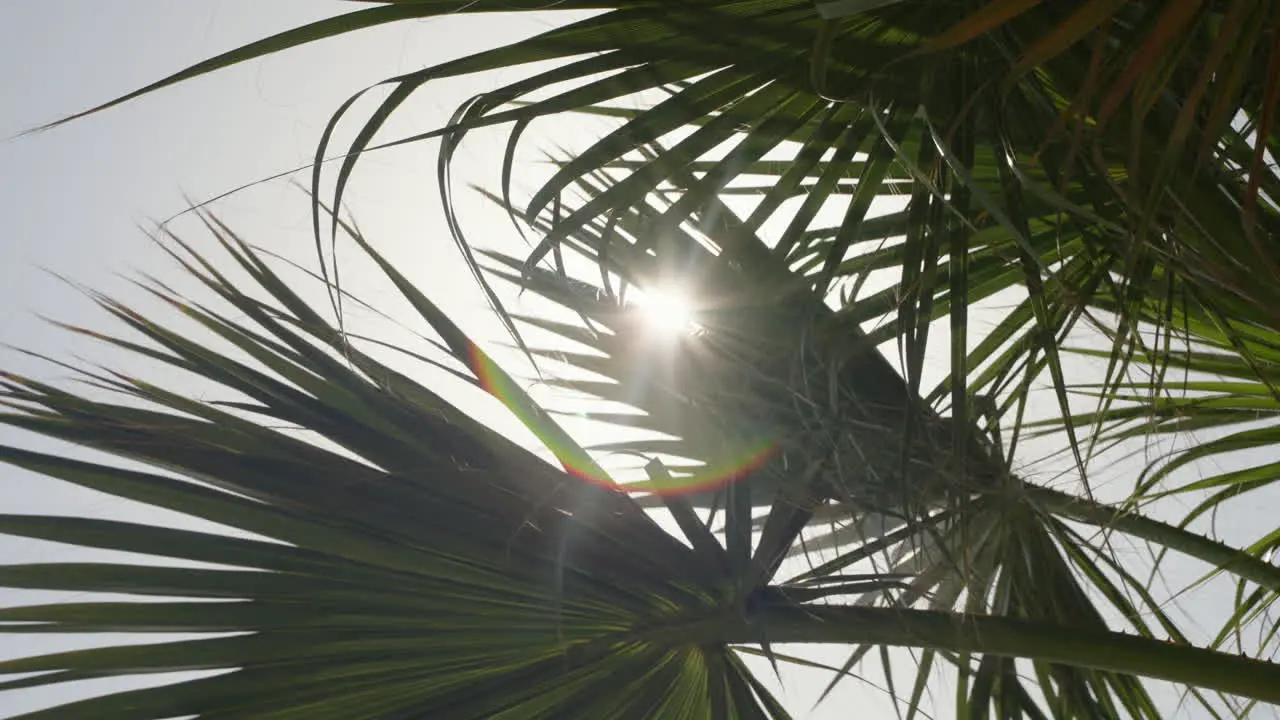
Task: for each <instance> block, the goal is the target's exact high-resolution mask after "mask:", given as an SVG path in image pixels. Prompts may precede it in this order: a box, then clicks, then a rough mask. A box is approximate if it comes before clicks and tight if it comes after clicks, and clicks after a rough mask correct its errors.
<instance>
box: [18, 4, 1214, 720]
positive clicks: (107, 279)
mask: <svg viewBox="0 0 1280 720" xmlns="http://www.w3.org/2000/svg"><path fill="white" fill-rule="evenodd" d="M356 7H358V6H355V5H352V4H349V3H339V2H332V1H321V0H272V2H262V1H261V0H221V1H216V0H199V1H197V0H185V1H184V2H180V3H178V2H162V1H160V0H113V1H112V2H109V3H106V2H87V1H85V0H78V1H72V0H44V2H39V3H35V2H21V0H0V97H2V98H4V101H3V103H0V137H2V138H12V139H8V140H7V141H4V142H0V217H3V218H4V220H5V231H4V234H3V235H2V236H0V237H2V238H3V240H0V242H3V250H4V252H3V254H2V255H0V257H3V258H4V259H3V260H0V342H3V343H7V344H11V345H21V346H23V347H27V348H31V349H35V350H39V351H43V352H47V353H50V354H52V355H54V356H57V357H59V358H65V357H67V356H68V354H69V353H80V354H82V355H83V356H85V357H86V358H87V359H88V360H90V361H94V362H98V361H109V362H114V361H116V360H117V359H120V357H121V356H119V355H113V354H109V353H105V352H104V351H103V350H102V349H100V348H98V347H95V346H92V345H87V344H85V343H83V342H78V341H76V340H74V339H73V338H70V337H69V336H68V335H67V334H66V333H64V332H62V331H58V330H56V329H53V328H51V327H50V326H49V324H48V323H47V322H46V321H44V320H42V319H40V318H39V317H38V316H37V314H42V315H45V316H51V317H53V318H55V319H58V320H64V321H68V322H71V323H79V324H93V325H95V326H97V327H101V321H102V319H103V315H102V314H101V313H100V312H98V311H96V310H95V308H94V307H93V305H92V304H91V303H90V302H88V301H87V300H86V299H85V298H84V297H83V296H82V295H81V294H79V293H78V292H77V291H76V290H75V289H74V288H72V287H69V286H68V285H67V284H66V283H65V282H64V281H62V280H60V279H58V278H56V277H54V276H53V275H51V274H50V273H47V272H45V271H43V270H42V268H46V269H48V270H49V271H52V272H56V273H58V274H60V275H62V276H65V277H66V278H68V279H69V280H72V281H74V282H76V283H81V284H84V285H87V286H90V287H93V288H95V289H100V290H107V291H109V292H112V293H120V294H122V295H123V296H124V297H126V298H130V299H135V300H136V299H140V297H141V296H140V295H139V294H138V293H137V292H136V291H135V290H132V289H131V288H130V287H129V285H128V283H127V282H126V281H125V280H124V279H122V277H121V276H122V275H123V276H125V277H129V276H133V275H135V274H136V272H137V271H146V272H151V273H155V274H157V275H159V276H161V277H163V278H177V277H179V276H178V274H177V273H175V271H174V268H173V266H172V264H171V263H170V262H169V261H168V260H167V259H166V258H165V257H164V256H163V254H162V253H161V252H160V251H159V250H158V249H157V248H156V247H155V246H154V245H152V244H151V243H150V241H149V240H148V239H147V238H146V236H145V234H144V233H143V232H141V231H140V230H139V229H138V225H139V224H143V225H145V224H146V223H147V222H148V221H153V220H161V219H164V218H167V217H169V216H170V215H173V214H174V213H176V212H178V211H180V210H182V209H183V208H184V207H185V202H184V195H185V196H189V197H191V198H194V199H197V200H202V199H205V198H208V197H211V196H213V195H216V194H219V193H222V192H224V191H226V190H229V189H231V188H234V187H236V186H239V185H241V184H243V183H246V182H249V181H253V180H256V179H259V178H262V177H266V176H269V175H272V174H275V173H278V172H280V171H283V170H287V169H289V168H293V167H297V166H301V165H304V164H305V163H307V162H309V161H310V159H311V155H312V152H313V151H314V147H315V143H316V140H317V138H318V136H319V133H320V130H321V128H322V127H323V125H324V122H325V120H327V118H328V116H329V113H330V112H331V111H332V110H333V109H335V108H336V107H337V106H338V104H339V103H341V102H342V101H343V100H344V99H346V97H347V96H348V95H350V94H351V93H353V92H355V91H357V90H359V89H361V88H363V87H365V86H367V85H369V84H371V83H374V82H376V81H379V80H381V79H383V78H385V77H388V76H390V75H393V74H396V73H399V72H403V71H406V70H411V69H416V68H419V67H422V66H424V65H427V64H432V63H435V62H439V61H440V60H443V59H446V58H449V57H454V56H457V55H459V54H462V53H463V52H469V51H474V50H476V49H479V48H480V47H482V46H487V45H492V44H497V43H500V42H504V41H509V40H512V39H515V38H517V37H520V36H522V35H526V34H529V33H532V32H535V31H537V30H539V29H541V28H544V27H546V26H547V25H548V24H549V23H550V22H552V19H550V18H547V17H541V18H537V17H528V16H526V17H520V18H496V17H493V16H488V17H481V18H468V17H461V18H456V17H455V18H446V19H439V20H432V21H428V22H411V23H401V24H397V25H394V26H391V27H386V28H380V29H377V30H373V31H367V32H364V33H361V34H360V35H358V36H355V37H349V38H343V39H339V40H336V41H329V42H326V43H323V44H320V45H314V46H308V47H305V48H301V49H296V50H292V51H289V52H287V53H285V54H282V55H278V56H275V57H272V58H268V59H266V60H263V61H260V62H254V63H250V64H248V65H245V66H242V67H237V68H235V69H232V70H228V71H223V72H220V73H217V74H216V75H214V76H211V77H207V78H203V79H201V80H198V81H196V82H192V83H188V84H184V85H182V86H179V87H176V88H171V89H168V90H165V91H162V92H161V93H159V94H157V95H154V96H151V97H148V98H145V99H143V100H141V101H137V102H134V103H131V104H128V105H126V106H124V107H120V108H116V109H113V110H111V111H108V112H106V113H104V114H102V115H99V116H95V117H92V118H88V119H85V120H82V121H79V122H76V123H72V124H71V125H69V126H66V127H62V128H59V129H56V130H53V131H50V132H46V133H41V134H36V135H28V136H22V137H13V136H15V135H17V134H18V133H20V132H21V131H24V130H27V129H29V128H32V127H34V126H37V125H40V124H42V123H45V122H49V121H51V120H54V119H57V118H59V117H61V116H63V115H65V114H68V113H71V112H75V111H78V110H82V109H84V108H86V107H88V106H91V105H93V104H96V103H98V102H102V101H104V100H107V99H109V98H112V97H114V96H116V95H119V94H121V93H124V92H127V91H129V90H132V89H134V88H136V87H138V86H140V85H143V84H145V83H147V82H149V81H152V80H155V79H157V78H158V77H160V76H162V75H164V74H167V73H168V72H171V71H174V70H176V69H178V68H180V67H183V66H185V65H187V64H190V63H192V62H195V61H198V60H200V59H203V58H205V57H208V56H210V55H212V54H214V53H216V52H218V51H221V50H224V49H228V48H231V47H233V46H237V45H239V44H242V43H244V42H247V41H250V40H254V39H258V38H260V37H263V36H265V35H267V34H269V33H270V32H273V31H276V30H281V29H286V28H289V27H293V26H296V25H298V24H301V23H303V22H305V21H307V20H310V19H316V18H319V17H324V16H328V15H332V14H334V13H336V12H341V11H350V10H352V9H354V8H356ZM508 77H510V76H508ZM501 80H502V77H501V76H485V77H482V78H479V79H474V78H473V79H463V80H455V81H449V82H443V83H439V84H437V85H433V86H430V87H429V88H428V89H427V90H425V91H424V92H422V94H421V95H420V97H419V100H418V102H417V103H416V104H413V105H412V106H411V108H410V109H409V111H408V112H406V113H404V114H403V115H401V116H400V117H399V119H398V120H397V121H396V124H394V126H393V127H392V128H391V129H390V132H389V135H395V134H396V128H397V127H398V128H401V129H404V130H405V131H406V132H407V131H411V130H414V129H418V130H420V129H425V128H429V127H435V126H438V125H439V124H440V123H442V122H443V121H444V120H445V119H446V118H447V116H448V114H449V113H450V112H451V111H452V110H453V108H454V107H455V106H456V105H457V104H458V103H459V102H461V101H462V100H464V99H465V98H467V97H468V96H470V95H472V94H474V93H476V92H479V91H483V90H486V89H490V88H493V87H496V86H497V85H499V84H500V83H501ZM556 125H557V127H556V129H557V130H559V132H558V133H552V135H551V137H553V138H554V140H555V141H556V142H560V143H564V142H567V141H568V140H569V138H567V137H566V135H565V133H564V125H563V123H560V122H559V121H557V123H556ZM584 127H589V126H584ZM538 139H539V134H538V132H537V126H535V132H534V133H533V134H532V135H531V139H530V141H529V143H528V145H529V147H530V149H531V152H529V153H526V156H527V157H528V159H534V158H535V157H536V154H535V153H533V152H532V150H534V149H536V148H537V147H538ZM579 139H580V138H579ZM502 141H503V138H502V136H501V135H500V134H497V133H477V134H476V135H475V136H474V137H473V138H472V139H470V140H469V141H468V142H467V144H466V145H464V147H463V150H462V151H461V152H460V153H459V156H458V157H459V161H458V165H459V167H461V168H462V177H460V178H459V181H458V186H459V187H462V186H463V184H464V183H465V182H467V181H468V180H477V181H481V182H486V183H488V184H490V185H491V186H492V185H493V184H494V183H495V182H496V178H497V173H496V168H497V167H498V164H499V162H500V158H501V149H502ZM361 167H362V170H361V171H360V172H359V173H358V175H357V181H356V185H355V187H354V190H353V192H352V194H351V198H350V199H351V202H352V208H353V210H354V211H355V213H356V216H357V218H358V219H359V221H360V223H361V226H362V228H363V229H364V230H365V231H366V234H367V235H368V236H369V237H370V238H372V239H373V241H374V242H375V244H377V245H378V247H379V248H380V249H381V250H382V251H384V252H385V253H386V254H387V255H388V256H389V257H390V258H391V259H392V260H393V261H395V262H396V263H397V265H398V267H400V268H401V269H402V271H405V272H406V274H408V275H409V276H410V277H411V278H412V279H414V280H415V281H417V282H418V283H420V285H421V286H422V287H423V288H424V289H425V290H426V291H427V292H428V294H429V295H430V296H431V297H432V298H433V299H434V300H437V301H439V302H440V303H441V304H442V305H443V306H444V307H445V309H446V310H447V311H449V312H450V313H451V314H452V315H454V316H455V318H457V319H459V320H461V321H462V322H463V323H464V324H465V325H466V326H467V327H468V328H471V329H474V330H475V332H477V333H478V334H480V335H481V336H483V337H495V335H494V333H495V330H494V325H493V323H492V321H491V318H490V316H489V315H488V314H487V313H486V311H485V309H484V304H483V301H482V300H481V298H480V296H479V295H478V293H477V292H476V290H475V288H474V286H473V285H472V283H471V281H470V279H469V277H468V276H467V274H466V272H465V270H463V267H462V265H461V264H460V262H459V260H458V257H457V254H456V252H455V250H454V249H453V246H452V243H451V242H450V240H449V238H448V236H447V234H446V232H445V231H444V226H443V221H442V219H441V217H440V215H439V212H438V209H437V207H438V201H437V197H436V189H435V179H434V174H435V157H434V146H422V147H412V148H409V149H401V150H396V151H393V152H389V153H384V154H378V155H376V156H370V157H369V158H367V159H366V160H364V161H363V164H362V166H361ZM460 205H461V206H462V208H463V212H464V217H463V219H464V221H465V224H466V227H467V229H468V230H469V232H470V233H471V235H472V237H475V238H480V239H482V240H484V241H488V240H489V239H491V238H492V239H493V243H494V244H501V243H503V242H511V241H512V239H513V237H514V236H513V235H512V233H511V231H510V229H509V225H508V224H507V221H506V218H505V216H503V215H502V214H501V213H500V212H497V211H495V210H494V209H492V208H489V207H487V206H486V205H485V204H484V203H483V202H482V201H481V200H480V199H479V198H473V197H467V196H465V195H464V196H463V199H462V201H461V203H460ZM216 209H217V211H218V212H219V214H220V215H221V216H222V217H223V218H224V219H225V220H227V221H228V222H229V223H230V224H231V225H232V226H233V227H235V228H237V229H238V230H240V231H241V232H243V234H244V235H245V236H246V237H247V238H248V239H250V240H251V241H253V242H256V243H258V244H261V245H264V246H266V247H268V248H271V249H272V250H275V251H278V252H281V253H283V254H285V255H287V256H289V257H291V258H293V259H295V260H299V261H303V262H309V263H313V262H314V258H313V256H312V254H311V252H312V250H311V245H310V243H311V238H310V230H309V215H308V214H307V204H306V200H305V198H303V197H302V195H301V194H300V193H299V192H298V191H297V190H296V189H294V188H291V187H290V186H289V185H287V184H286V183H284V182H280V181H277V182H272V183H268V184H264V185H262V186H258V187H255V188H253V189H252V190H250V191H247V192H244V193H241V194H238V195H236V196H234V197H232V198H230V199H228V200H225V201H222V202H220V203H219V204H218V205H216ZM179 227H186V228H190V227H191V225H190V224H189V223H188V224H187V225H185V226H182V225H179ZM189 237H190V239H192V240H194V241H196V242H197V243H198V242H199V241H200V240H202V239H203V237H202V236H200V235H199V234H198V233H195V232H192V233H189ZM506 247H507V248H508V249H514V246H511V245H507V246H506ZM347 279H348V281H350V282H351V283H352V287H353V289H356V290H357V291H359V290H360V289H365V290H367V293H368V294H367V295H366V299H367V300H370V301H371V302H374V304H378V301H380V300H388V302H390V300H391V299H393V298H394V293H393V291H392V290H391V289H390V288H389V287H388V286H387V285H385V284H381V285H377V284H372V283H368V282H362V281H365V280H367V279H368V278H367V277H366V276H362V275H361V274H360V273H359V271H358V270H355V271H353V274H352V275H351V276H349V277H348V278H347ZM129 362H131V363H133V366H132V367H126V368H125V369H126V370H129V371H132V372H136V373H139V374H144V375H145V374H146V373H148V372H154V370H150V369H148V367H147V366H145V365H138V364H137V361H136V360H130V361H129ZM0 365H2V366H3V367H4V368H5V369H9V370H16V371H19V372H34V373H36V374H38V375H40V376H41V377H50V376H51V373H50V371H49V369H48V367H47V366H45V365H42V364H39V363H37V362H36V361H34V360H31V359H30V358H27V357H25V356H22V355H20V354H18V353H15V352H11V351H0ZM117 366H118V365H117ZM52 376H56V374H53V375H52ZM481 412H483V413H492V408H489V409H487V410H485V409H482V410H481ZM504 427H507V428H509V427H511V426H510V425H504ZM16 438H18V436H17V434H16V433H13V432H11V431H6V430H0V441H13V440H15V439H16ZM22 442H24V443H28V444H30V443H32V442H33V441H32V440H31V439H29V438H26V437H23V438H22ZM0 503H3V509H4V510H5V511H7V512H57V513H63V514H83V515H103V516H112V517H121V516H128V517H135V518H136V517H140V515H139V514H138V511H137V509H136V508H131V507H128V506H127V504H125V503H122V502H120V501H114V500H104V499H103V497H102V496H96V495H91V494H89V493H87V492H83V491H77V490H74V489H70V488H67V487H65V486H61V485H59V484H57V483H54V482H50V481H45V480H41V479H38V478H36V477H35V476H32V475H29V474H25V473H22V472H19V471H16V470H13V469H10V468H0ZM73 556H74V557H83V556H84V555H83V554H76V553H75V551H71V550H68V549H66V548H62V547H58V546H55V545H52V544H49V543H39V542H35V541H21V542H19V541H14V540H6V539H3V538H0V562H14V561H19V560H22V561H31V560H35V559H37V558H38V559H40V560H43V561H50V560H58V559H68V558H70V557H73ZM38 597H39V598H43V599H46V600H47V599H50V594H38V593H19V592H12V591H10V592H3V591H0V602H3V603H5V604H17V603H19V602H30V601H33V600H35V599H37V598H38ZM56 597H65V595H60V596H56ZM66 646H69V645H68V644H67V642H61V643H60V642H58V641H56V640H54V639H49V640H48V641H47V642H46V641H45V640H44V639H42V641H41V642H40V643H39V645H38V646H37V645H36V644H35V643H34V642H32V641H28V640H27V639H25V638H24V639H22V642H9V641H8V640H6V641H5V643H3V644H0V658H4V657H14V656H18V655H22V654H27V653H29V652H31V651H32V649H33V647H39V648H40V649H42V650H43V649H53V648H55V647H58V648H61V647H66ZM821 654H822V656H823V657H824V658H825V659H826V660H827V661H828V662H836V663H837V664H839V657H840V653H839V651H838V650H836V649H827V650H824V651H823V652H822V653H821ZM761 676H762V678H764V679H765V680H766V681H769V679H770V676H771V671H768V670H767V669H766V670H764V671H763V672H762V673H761ZM870 679H871V680H873V681H876V682H880V681H882V678H880V677H873V678H870ZM826 680H827V676H826V675H825V674H821V673H819V674H814V673H812V672H810V671H797V670H791V671H788V672H787V673H786V681H787V683H786V691H785V693H784V696H783V697H784V699H785V701H786V704H787V705H788V707H789V708H790V709H791V710H792V711H793V712H794V713H795V714H796V716H797V717H799V718H813V719H814V720H821V719H823V718H847V717H850V716H854V715H856V716H858V717H866V718H877V717H885V718H889V717H894V715H893V714H892V711H891V710H890V709H889V706H888V705H886V704H885V703H884V702H883V701H882V699H881V698H880V696H879V695H878V694H877V693H875V692H873V691H868V690H864V689H857V688H855V687H854V686H853V684H852V683H846V684H845V685H844V686H843V687H844V689H843V690H841V691H838V692H837V694H836V695H835V696H834V697H833V698H832V699H830V700H828V702H827V703H826V704H824V705H822V706H820V707H819V708H818V710H817V711H815V712H813V713H812V714H808V710H809V708H810V706H811V705H812V703H813V701H814V700H815V699H816V693H817V692H818V691H819V690H821V688H822V687H823V685H825V683H826ZM98 687H99V688H100V686H98ZM86 692H88V690H86ZM941 692H942V693H943V694H942V696H941V703H942V705H943V707H944V708H946V709H945V710H944V713H946V714H949V712H947V711H949V708H947V707H946V706H947V705H948V701H949V698H948V697H947V690H946V689H941ZM66 695H67V693H65V691H63V690H57V691H48V690H41V691H30V692H27V691H22V692H19V693H10V694H4V693H0V717H5V716H8V715H11V714H15V713H18V712H21V711H25V710H30V709H34V708H36V707H39V706H44V705H48V704H50V703H52V702H53V701H54V700H55V699H61V698H63V697H65V696H66ZM1191 716H1192V717H1194V716H1195V715H1194V714H1193V715H1191Z"/></svg>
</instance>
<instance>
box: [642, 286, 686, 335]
mask: <svg viewBox="0 0 1280 720" xmlns="http://www.w3.org/2000/svg"><path fill="white" fill-rule="evenodd" d="M635 303H636V306H637V307H639V308H640V311H641V313H642V314H643V317H644V321H645V324H646V325H648V326H649V327H651V328H653V329H654V330H656V331H658V332H661V333H662V334H664V335H670V336H676V335H684V334H688V333H689V332H691V331H693V330H694V328H695V324H694V311H693V302H692V301H691V300H690V299H689V296H688V295H686V294H685V293H684V292H682V291H681V290H680V289H678V288H651V289H649V290H646V291H644V292H643V293H641V292H637V293H636V294H635Z"/></svg>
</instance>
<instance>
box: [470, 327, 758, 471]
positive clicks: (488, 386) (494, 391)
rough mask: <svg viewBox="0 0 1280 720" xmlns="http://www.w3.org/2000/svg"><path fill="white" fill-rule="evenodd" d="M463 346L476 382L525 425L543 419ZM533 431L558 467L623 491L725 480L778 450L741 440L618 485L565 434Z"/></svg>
mask: <svg viewBox="0 0 1280 720" xmlns="http://www.w3.org/2000/svg"><path fill="white" fill-rule="evenodd" d="M468 350H469V352H468V356H469V357H468V358H467V359H468V361H469V362H468V364H469V365H470V366H471V370H472V372H474V373H475V375H476V378H477V379H478V380H479V381H480V386H481V387H482V388H484V389H485V390H486V391H487V392H488V393H489V394H490V395H493V396H494V397H496V398H497V399H498V400H499V401H501V402H502V404H503V405H505V406H506V407H507V408H508V409H509V410H511V412H513V413H515V414H516V416H517V417H518V418H519V419H520V420H521V421H522V422H523V423H524V425H525V427H528V428H530V429H535V428H537V426H538V425H539V424H542V422H544V421H545V419H544V418H540V417H537V415H540V414H541V413H540V412H539V411H538V410H536V409H535V408H534V407H533V406H531V405H530V403H531V401H530V400H529V399H528V398H527V396H525V395H524V393H523V392H522V391H521V390H520V389H519V388H518V387H516V386H515V384H514V379H513V378H512V377H511V376H509V375H507V374H506V373H505V372H503V371H502V369H501V368H499V367H498V366H497V364H496V363H494V362H493V359H492V358H490V357H489V356H488V355H487V354H486V353H485V352H484V351H483V350H481V349H480V348H479V347H477V346H476V345H475V344H474V343H470V347H469V348H468ZM559 433H563V431H559ZM551 434H553V435H554V434H556V433H554V432H553V433H551ZM539 437H540V438H541V440H542V442H543V443H545V444H546V445H547V447H548V449H549V450H551V451H552V453H554V454H555V456H556V458H557V459H558V460H559V461H560V464H561V466H562V467H563V468H564V470H565V471H566V472H568V473H569V474H571V475H573V476H575V477H578V478H580V479H582V480H585V481H587V482H590V483H593V484H596V485H600V486H604V487H608V488H611V489H615V490H621V491H623V492H628V493H647V494H654V495H669V496H673V495H686V494H689V493H700V492H706V491H708V490H715V489H717V488H721V487H724V486H726V485H731V484H733V483H735V482H737V481H739V480H742V479H743V478H745V477H746V476H748V475H750V474H751V473H752V472H754V471H756V470H758V469H760V468H761V467H762V466H764V465H766V464H768V463H769V461H770V460H772V459H773V458H774V457H775V455H776V453H777V450H778V446H777V443H775V442H772V441H760V442H756V443H751V444H749V445H745V446H743V448H742V451H741V452H740V453H738V454H736V456H735V457H732V458H730V459H728V460H727V461H722V462H719V463H715V464H713V465H710V466H706V467H703V468H700V469H699V470H698V471H696V472H693V473H691V474H688V475H684V476H678V477H673V478H669V479H667V480H664V481H663V482H661V483H654V482H637V483H627V484H625V485H621V484H619V483H617V482H615V481H614V480H613V479H612V478H611V477H609V475H608V473H607V472H605V470H604V469H603V468H601V467H600V465H598V464H597V463H596V462H595V461H594V460H593V459H592V458H591V457H590V455H588V454H586V453H585V451H583V450H582V449H581V448H579V447H576V446H575V443H573V442H572V441H571V440H568V437H567V436H563V438H562V440H563V441H557V440H556V438H554V437H546V436H545V434H544V433H539Z"/></svg>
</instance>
